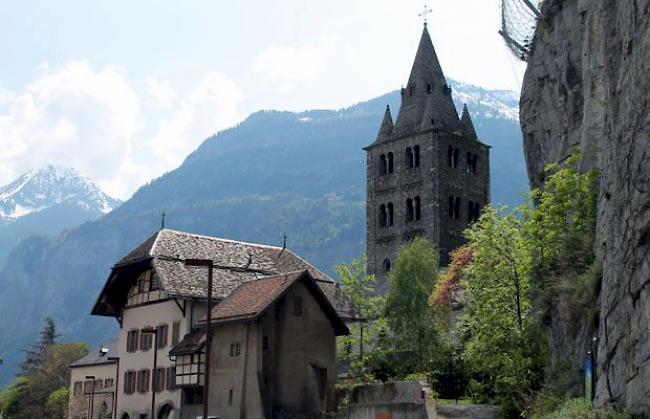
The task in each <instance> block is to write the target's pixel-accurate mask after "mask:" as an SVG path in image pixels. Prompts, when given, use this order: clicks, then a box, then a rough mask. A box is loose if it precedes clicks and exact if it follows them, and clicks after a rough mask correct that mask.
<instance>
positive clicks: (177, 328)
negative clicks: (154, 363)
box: [172, 322, 181, 345]
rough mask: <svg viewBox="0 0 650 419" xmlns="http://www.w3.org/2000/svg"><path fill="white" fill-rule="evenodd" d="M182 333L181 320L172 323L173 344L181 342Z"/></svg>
mask: <svg viewBox="0 0 650 419" xmlns="http://www.w3.org/2000/svg"><path fill="white" fill-rule="evenodd" d="M180 335H181V322H174V323H173V324H172V345H177V344H178V342H180Z"/></svg>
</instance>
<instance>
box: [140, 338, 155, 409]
mask: <svg viewBox="0 0 650 419" xmlns="http://www.w3.org/2000/svg"><path fill="white" fill-rule="evenodd" d="M142 333H146V334H152V335H153V371H152V373H151V419H154V418H155V409H156V388H155V385H156V368H157V367H158V328H157V327H147V328H146V329H142Z"/></svg>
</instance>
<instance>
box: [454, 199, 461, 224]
mask: <svg viewBox="0 0 650 419" xmlns="http://www.w3.org/2000/svg"><path fill="white" fill-rule="evenodd" d="M459 217H460V198H459V197H456V202H454V218H455V219H458V218H459Z"/></svg>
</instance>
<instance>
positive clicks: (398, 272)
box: [383, 237, 438, 375]
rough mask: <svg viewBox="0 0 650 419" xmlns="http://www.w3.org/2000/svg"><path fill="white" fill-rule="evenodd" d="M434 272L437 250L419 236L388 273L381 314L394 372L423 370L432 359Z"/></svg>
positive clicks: (433, 347)
mask: <svg viewBox="0 0 650 419" xmlns="http://www.w3.org/2000/svg"><path fill="white" fill-rule="evenodd" d="M437 275H438V249H437V248H436V246H435V245H433V244H432V243H431V242H430V241H429V240H427V239H425V238H422V237H417V238H415V239H414V240H413V241H412V242H411V243H410V244H408V245H405V246H403V247H402V248H401V249H400V251H399V253H398V255H397V259H396V261H395V264H394V267H393V268H392V269H391V271H390V272H389V274H388V282H389V284H390V290H389V292H388V294H387V295H386V303H385V306H384V309H383V316H384V318H385V320H386V323H387V325H388V328H389V333H388V340H389V342H390V349H391V352H392V354H393V356H394V357H395V360H396V361H397V360H399V362H396V363H395V369H396V372H397V373H398V374H401V375H406V374H410V373H416V372H426V371H428V370H430V368H431V365H432V363H434V362H435V359H436V356H437V351H436V345H437V343H438V335H437V333H436V331H435V327H434V317H433V316H434V312H433V310H432V308H431V307H430V306H429V304H428V300H429V296H430V294H431V292H432V290H433V288H434V285H435V284H436V278H437Z"/></svg>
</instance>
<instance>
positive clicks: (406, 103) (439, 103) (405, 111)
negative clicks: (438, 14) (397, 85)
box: [395, 25, 460, 134]
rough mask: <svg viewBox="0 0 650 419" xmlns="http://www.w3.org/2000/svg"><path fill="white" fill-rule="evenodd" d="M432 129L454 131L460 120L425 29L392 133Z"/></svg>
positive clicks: (458, 126) (403, 91) (427, 31)
mask: <svg viewBox="0 0 650 419" xmlns="http://www.w3.org/2000/svg"><path fill="white" fill-rule="evenodd" d="M432 122H433V124H432ZM431 127H436V128H440V129H444V130H447V131H455V130H457V129H459V128H460V120H459V119H458V113H457V112H456V107H455V106H454V102H453V100H452V98H451V89H450V87H449V86H448V85H447V80H446V79H445V75H444V73H443V72H442V67H441V66H440V62H439V61H438V55H437V54H436V50H435V48H434V47H433V42H431V36H430V35H429V30H428V29H427V26H426V25H424V30H423V31H422V37H421V38H420V45H419V46H418V50H417V53H416V54H415V61H414V62H413V68H412V69H411V75H410V76H409V81H408V84H407V86H406V88H405V89H402V105H401V107H400V111H399V114H398V116H397V122H396V123H395V132H397V133H399V134H408V133H412V132H417V131H420V130H421V129H423V128H431Z"/></svg>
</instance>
